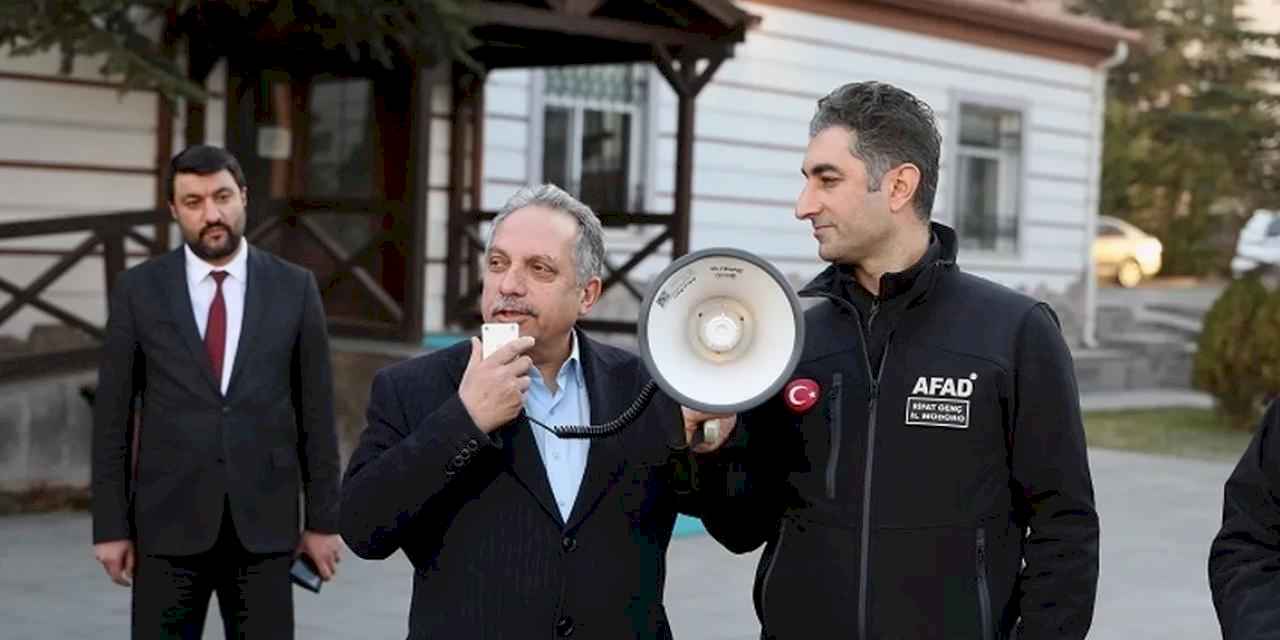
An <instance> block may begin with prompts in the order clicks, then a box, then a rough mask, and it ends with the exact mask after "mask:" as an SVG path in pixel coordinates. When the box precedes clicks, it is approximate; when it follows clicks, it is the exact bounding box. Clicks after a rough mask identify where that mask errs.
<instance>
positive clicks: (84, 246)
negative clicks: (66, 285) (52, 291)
mask: <svg viewBox="0 0 1280 640" xmlns="http://www.w3.org/2000/svg"><path fill="white" fill-rule="evenodd" d="M100 241H101V239H100V238H99V237H98V236H97V235H92V236H89V237H88V238H85V239H84V241H83V242H81V243H80V244H79V245H77V246H76V248H74V249H72V250H71V251H69V252H67V254H66V255H64V256H62V259H61V260H59V261H57V262H56V263H54V265H53V266H52V267H49V268H48V269H46V270H45V272H44V273H42V274H40V277H38V278H36V279H35V280H33V281H32V282H31V284H28V285H27V286H26V288H19V289H17V290H16V291H15V290H12V289H8V288H6V293H8V294H9V295H10V296H12V297H11V299H10V300H9V302H8V304H6V305H4V306H3V307H0V324H4V323H5V321H6V320H8V319H9V318H10V317H11V316H12V315H13V314H15V313H17V312H18V310H19V309H21V308H22V307H23V306H24V305H27V304H33V305H34V303H35V302H36V301H38V299H39V296H40V293H41V292H42V291H44V290H45V289H47V288H48V287H49V285H51V284H53V282H54V281H55V280H57V279H58V278H60V277H62V274H64V273H66V272H67V271H69V270H70V269H71V267H74V266H75V265H76V263H77V262H79V261H80V259H81V258H83V257H85V256H87V255H89V254H90V253H92V252H93V249H94V247H97V246H98V243H99V242H100Z"/></svg>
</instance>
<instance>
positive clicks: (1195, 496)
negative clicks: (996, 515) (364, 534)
mask: <svg viewBox="0 0 1280 640" xmlns="http://www.w3.org/2000/svg"><path fill="white" fill-rule="evenodd" d="M1091 455H1092V465H1093V470H1094V482H1095V486H1096V490H1097V494H1098V509H1099V513H1100V514H1101V519H1102V526H1103V539H1102V551H1103V559H1102V579H1101V585H1100V587H1099V600H1098V607H1097V614H1096V616H1095V620H1094V631H1093V633H1092V634H1090V638H1093V639H1095V640H1131V639H1133V638H1161V639H1163V640H1193V639H1194V640H1204V639H1206V638H1214V637H1217V634H1218V632H1217V625H1216V622H1215V618H1214V615H1213V607H1212V604H1211V602H1210V600H1209V593H1208V587H1207V579H1206V576H1205V561H1206V557H1207V553H1208V545H1209V541H1210V540H1211V539H1212V537H1213V534H1214V532H1215V531H1216V529H1217V525H1218V520H1219V517H1220V515H1219V514H1220V512H1221V505H1222V497H1221V490H1222V483H1223V481H1224V480H1225V479H1226V476H1227V474H1228V473H1229V472H1230V465H1229V464H1225V463H1211V462H1199V461H1189V460H1177V459H1172V458H1161V457H1154V456H1145V455H1138V454H1130V453H1121V452H1115V451H1103V450H1095V451H1093V452H1092V453H1091ZM755 559H756V558H755V554H750V555H748V556H733V555H731V554H729V553H727V552H725V551H724V550H723V549H721V548H720V547H719V546H717V545H716V544H715V543H714V541H712V540H710V539H709V538H708V537H706V536H705V535H694V536H689V537H685V538H680V539H678V540H676V541H675V542H674V543H673V544H672V547H671V553H670V560H669V573H668V581H667V585H668V586H667V609H668V612H669V615H670V618H671V623H672V625H673V627H674V629H675V631H676V633H677V635H678V636H679V637H681V638H685V639H698V640H703V639H705V640H750V639H754V638H756V637H757V634H758V633H759V629H758V626H757V625H756V622H755V615H754V612H753V611H752V608H751V603H750V591H751V580H752V577H753V574H754V569H755ZM340 572H341V573H340V579H339V581H338V582H335V583H331V584H330V585H328V586H326V587H325V589H324V591H323V592H322V593H321V594H319V595H318V596H313V595H311V594H307V593H304V592H301V591H297V590H295V593H296V596H295V602H296V603H297V608H298V638H299V639H300V640H302V639H310V638H316V639H321V640H327V639H337V638H358V639H360V640H365V639H370V638H403V637H404V634H405V616H406V611H407V607H408V601H409V576H410V570H409V567H408V563H407V561H405V560H404V558H403V556H399V555H397V556H394V557H393V558H391V559H389V560H386V561H382V562H366V561H362V560H359V559H357V558H355V557H354V556H353V555H351V554H348V555H347V556H346V560H345V561H344V562H343V563H342V565H341V567H340ZM210 609H211V611H210V623H209V627H208V628H209V629H210V631H209V632H208V633H207V634H206V637H209V638H220V637H222V634H221V632H220V631H218V629H220V626H221V623H220V622H218V620H217V607H216V605H214V606H211V607H210ZM128 623H129V592H128V591H127V590H126V589H123V588H120V587H116V586H114V585H112V584H111V583H110V582H109V581H108V580H107V578H106V576H105V575H104V574H103V572H102V570H101V568H100V567H98V565H97V564H96V563H95V562H94V561H93V559H92V557H91V553H90V550H89V519H88V517H87V516H86V515H84V514H55V515H42V516H16V517H9V518H0V638H4V640H28V639H40V640H44V639H58V640H70V639H77V638H86V639H87V638H94V639H97V638H125V637H127V636H128ZM815 631H819V630H815ZM820 635H821V634H815V636H820Z"/></svg>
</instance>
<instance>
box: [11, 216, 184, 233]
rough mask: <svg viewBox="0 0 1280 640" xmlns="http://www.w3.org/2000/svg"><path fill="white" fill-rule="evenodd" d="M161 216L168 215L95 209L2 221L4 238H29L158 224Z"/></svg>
mask: <svg viewBox="0 0 1280 640" xmlns="http://www.w3.org/2000/svg"><path fill="white" fill-rule="evenodd" d="M157 218H164V219H167V217H165V216H164V214H162V213H161V212H159V211H150V210H145V211H112V212H108V213H92V214H88V215H82V216H67V217H65V218H44V219H38V220H16V221H13V222H3V223H0V240H6V239H9V238H26V237H30V236H47V235H53V234H56V233H71V232H74V231H93V230H97V229H113V228H120V229H125V228H129V227H136V226H139V225H150V224H155V223H156V221H157Z"/></svg>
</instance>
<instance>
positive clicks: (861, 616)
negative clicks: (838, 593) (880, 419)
mask: <svg viewBox="0 0 1280 640" xmlns="http://www.w3.org/2000/svg"><path fill="white" fill-rule="evenodd" d="M858 331H862V326H861V325H859V326H858ZM892 343H893V333H890V334H889V337H888V338H887V339H886V340H885V343H884V353H883V354H881V356H880V370H879V371H876V372H875V375H874V377H872V378H871V401H870V402H869V403H868V404H869V405H870V406H869V407H867V411H868V413H869V415H868V418H867V464H866V469H865V471H864V474H863V481H862V547H861V549H859V558H858V562H859V564H860V568H859V575H858V637H859V638H866V637H868V636H867V572H868V570H869V569H868V567H869V565H870V559H871V552H870V549H869V547H870V546H871V472H872V461H874V460H875V455H874V454H875V444H876V404H877V403H878V401H879V400H880V375H881V374H883V373H884V363H885V362H888V361H889V347H890V346H891V345H892ZM862 344H863V349H862V356H863V361H864V362H865V363H866V365H867V375H871V359H870V357H869V356H867V350H866V344H867V339H866V336H863V337H862Z"/></svg>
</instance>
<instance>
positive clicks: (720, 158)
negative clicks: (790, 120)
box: [658, 130, 804, 189]
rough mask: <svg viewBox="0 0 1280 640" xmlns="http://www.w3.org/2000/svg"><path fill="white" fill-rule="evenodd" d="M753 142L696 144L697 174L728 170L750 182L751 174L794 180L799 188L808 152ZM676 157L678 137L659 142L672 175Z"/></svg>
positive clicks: (660, 155) (660, 157)
mask: <svg viewBox="0 0 1280 640" xmlns="http://www.w3.org/2000/svg"><path fill="white" fill-rule="evenodd" d="M699 132H701V130H700V131H699ZM695 140H696V138H695ZM753 143H754V141H749V140H743V143H742V144H724V143H722V142H701V141H695V143H694V145H693V159H694V160H693V161H694V167H695V169H694V172H695V174H696V173H698V172H701V171H707V170H727V171H738V172H741V173H742V174H743V179H744V180H746V179H750V178H749V177H748V175H747V174H750V175H752V176H754V175H769V176H773V177H790V178H792V179H793V180H794V182H795V183H796V187H797V189H798V188H799V186H800V184H801V180H802V179H803V177H802V176H801V174H800V165H801V164H802V163H803V162H804V151H803V150H794V151H787V150H781V149H776V148H768V147H752V146H751V145H752V144H753ZM675 156H676V141H675V139H674V138H663V139H661V140H659V141H658V166H659V167H663V168H669V169H670V171H669V172H668V173H673V174H674V171H675V166H676V157H675Z"/></svg>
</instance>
